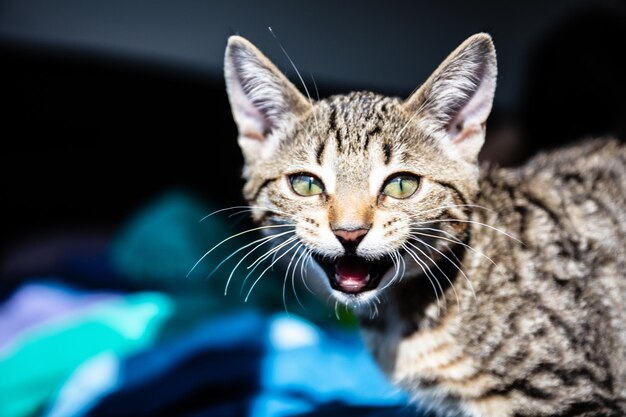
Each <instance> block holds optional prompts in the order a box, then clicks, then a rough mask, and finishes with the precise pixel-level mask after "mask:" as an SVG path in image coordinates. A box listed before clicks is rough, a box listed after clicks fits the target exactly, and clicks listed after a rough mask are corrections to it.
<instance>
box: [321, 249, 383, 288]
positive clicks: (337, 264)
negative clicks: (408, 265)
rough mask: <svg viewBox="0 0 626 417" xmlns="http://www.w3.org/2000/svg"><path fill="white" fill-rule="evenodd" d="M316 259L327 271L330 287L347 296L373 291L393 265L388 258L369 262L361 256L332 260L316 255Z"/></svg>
mask: <svg viewBox="0 0 626 417" xmlns="http://www.w3.org/2000/svg"><path fill="white" fill-rule="evenodd" d="M314 259H315V260H316V261H317V263H318V264H319V265H320V266H321V267H322V269H323V270H324V271H326V274H327V275H328V280H329V281H330V286H331V287H332V288H333V289H335V290H337V291H341V292H343V293H346V294H359V293H362V292H365V291H369V290H373V289H374V288H376V287H377V286H378V284H379V283H380V280H381V279H382V277H383V276H384V275H385V273H386V272H387V271H388V270H389V268H391V266H392V265H393V262H392V261H391V258H390V257H388V256H385V257H383V258H380V259H377V260H367V259H365V258H362V257H360V256H354V255H348V256H341V257H339V258H336V259H333V260H330V259H328V258H324V257H321V256H316V255H314Z"/></svg>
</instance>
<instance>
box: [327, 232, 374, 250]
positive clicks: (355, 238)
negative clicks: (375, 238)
mask: <svg viewBox="0 0 626 417" xmlns="http://www.w3.org/2000/svg"><path fill="white" fill-rule="evenodd" d="M367 232H369V229H365V228H362V229H334V230H333V233H334V234H335V236H337V240H339V243H341V246H343V248H344V249H345V251H346V254H354V253H356V248H357V246H359V243H361V241H362V240H363V238H364V237H365V235H366V234H367Z"/></svg>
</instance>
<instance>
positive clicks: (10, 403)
mask: <svg viewBox="0 0 626 417" xmlns="http://www.w3.org/2000/svg"><path fill="white" fill-rule="evenodd" d="M173 310H174V305H173V303H172V301H171V300H170V299H169V298H167V297H166V296H164V295H162V294H158V293H140V294H133V295H129V296H126V297H124V298H122V299H115V300H111V301H103V302H101V303H99V304H97V305H94V306H92V307H91V308H89V309H88V310H86V311H82V312H81V314H80V315H77V316H73V317H71V318H60V319H58V320H53V321H52V322H50V323H47V324H43V325H41V326H38V327H36V328H33V329H32V330H31V331H28V332H26V333H25V334H24V335H22V336H21V337H19V338H18V339H17V340H15V341H14V343H12V344H11V345H10V346H8V347H7V348H5V349H3V350H2V351H0V416H2V417H25V416H30V415H35V414H36V413H37V411H38V410H40V409H41V408H42V407H43V406H44V405H45V404H46V402H47V400H48V399H49V398H50V397H51V396H52V395H53V394H55V393H56V391H57V390H58V388H59V386H61V384H62V383H63V381H64V380H65V379H66V378H67V377H68V376H69V375H70V373H71V372H72V371H73V370H74V369H75V368H76V367H77V366H78V365H80V364H81V363H82V362H84V361H85V360H87V359H89V358H91V357H93V356H94V355H97V354H99V353H102V352H105V351H110V352H114V353H115V354H116V355H118V356H120V357H123V356H125V355H128V354H132V353H133V352H136V351H138V350H140V349H142V348H144V347H146V346H148V345H150V344H151V343H153V341H154V339H155V338H157V336H158V335H159V333H160V330H161V327H162V326H163V324H164V321H165V320H167V319H168V318H169V317H170V316H171V315H172V313H173Z"/></svg>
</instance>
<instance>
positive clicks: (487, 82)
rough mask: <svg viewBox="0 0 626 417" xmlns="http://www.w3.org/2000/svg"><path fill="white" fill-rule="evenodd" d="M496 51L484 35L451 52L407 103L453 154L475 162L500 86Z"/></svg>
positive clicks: (426, 127)
mask: <svg viewBox="0 0 626 417" xmlns="http://www.w3.org/2000/svg"><path fill="white" fill-rule="evenodd" d="M496 76H497V64H496V52H495V49H494V46H493V42H492V41H491V37H490V36H489V35H487V34H485V33H479V34H476V35H473V36H471V37H470V38H468V39H467V40H466V41H465V42H463V43H462V44H461V45H460V46H459V47H458V48H457V49H456V50H455V51H454V52H452V53H451V54H450V55H449V56H448V57H447V58H446V60H445V61H443V63H442V64H441V65H440V66H439V68H437V70H436V71H435V72H434V73H433V74H432V75H431V76H430V78H428V80H427V81H426V82H425V83H424V84H423V85H422V86H421V87H420V88H419V89H418V90H417V91H416V92H415V93H413V94H412V95H411V96H410V97H409V98H408V99H407V100H406V101H405V103H404V107H405V109H406V110H407V111H408V112H409V113H410V114H411V115H415V120H416V122H417V123H419V124H420V128H422V129H426V130H427V131H430V132H432V133H433V134H434V135H436V136H439V137H441V138H442V140H443V141H445V143H444V146H445V147H446V148H447V149H448V150H450V151H451V152H452V154H453V155H455V156H457V157H459V158H461V159H464V160H466V161H468V162H475V161H476V160H477V158H478V153H479V152H480V149H481V147H482V145H483V142H484V141H485V122H486V120H487V117H488V116H489V113H490V112H491V105H492V102H493V96H494V92H495V89H496Z"/></svg>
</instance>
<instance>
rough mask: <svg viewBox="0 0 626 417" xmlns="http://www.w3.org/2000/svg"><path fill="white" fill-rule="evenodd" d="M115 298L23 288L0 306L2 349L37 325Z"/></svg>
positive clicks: (60, 288) (58, 288)
mask: <svg viewBox="0 0 626 417" xmlns="http://www.w3.org/2000/svg"><path fill="white" fill-rule="evenodd" d="M114 297H116V295H115V294H114V293H102V292H100V293H86V292H80V291H76V290H73V289H69V288H67V287H64V286H62V285H57V286H50V285H42V284H27V285H24V286H22V287H21V288H20V289H19V290H17V291H16V292H15V293H14V294H13V296H12V297H11V298H10V299H9V300H8V301H6V302H5V303H4V304H3V305H0V349H1V348H2V347H3V346H4V345H6V344H7V343H8V342H9V341H10V340H12V339H14V338H15V337H16V336H17V335H19V334H20V333H22V332H25V331H26V330H28V329H30V328H32V327H34V326H37V325H40V324H42V323H44V322H46V321H48V320H51V319H56V318H59V317H62V316H67V315H71V314H75V313H77V312H80V311H82V310H84V309H86V308H88V307H90V306H92V305H94V304H96V303H98V302H100V301H103V300H109V299H111V298H114Z"/></svg>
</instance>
